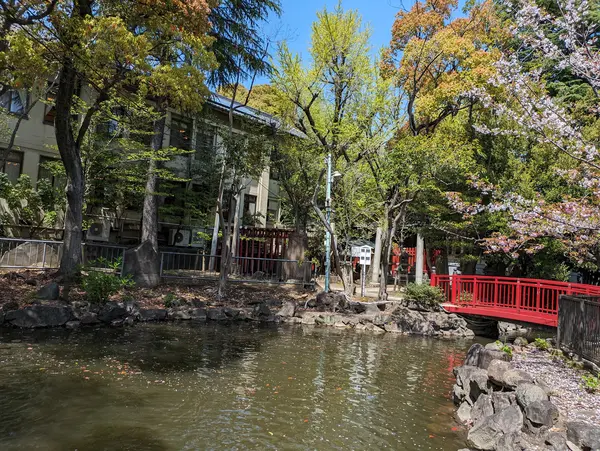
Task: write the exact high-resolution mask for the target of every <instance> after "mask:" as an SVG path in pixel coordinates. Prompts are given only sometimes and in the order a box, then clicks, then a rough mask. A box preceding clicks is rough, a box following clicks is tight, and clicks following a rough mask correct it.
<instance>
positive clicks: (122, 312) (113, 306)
mask: <svg viewBox="0 0 600 451" xmlns="http://www.w3.org/2000/svg"><path fill="white" fill-rule="evenodd" d="M126 316H127V309H126V308H125V307H123V306H122V305H119V304H117V303H116V302H107V303H106V304H104V305H103V306H102V308H101V309H100V312H99V313H98V319H99V320H100V321H102V322H103V323H107V324H110V323H111V322H112V321H115V320H122V319H125V317H126Z"/></svg>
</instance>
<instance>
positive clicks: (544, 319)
mask: <svg viewBox="0 0 600 451" xmlns="http://www.w3.org/2000/svg"><path fill="white" fill-rule="evenodd" d="M431 286H437V287H440V289H441V290H442V292H443V293H444V295H445V298H446V300H445V303H444V304H443V307H444V309H445V310H447V311H449V312H453V313H461V314H466V315H478V316H487V317H491V318H499V319H507V320H515V321H523V322H528V323H534V324H542V325H546V326H553V327H556V326H557V324H558V300H559V296H560V295H561V294H575V295H577V294H582V295H596V296H599V295H600V286H596V285H586V284H582V283H569V282H557V281H554V280H542V279H525V278H516V277H495V276H471V275H462V274H461V275H452V276H448V275H438V274H432V275H431Z"/></svg>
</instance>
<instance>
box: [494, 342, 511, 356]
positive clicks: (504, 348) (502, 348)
mask: <svg viewBox="0 0 600 451" xmlns="http://www.w3.org/2000/svg"><path fill="white" fill-rule="evenodd" d="M496 344H497V345H498V347H499V348H500V351H502V352H504V353H505V354H506V355H508V356H509V357H511V358H512V355H513V350H512V347H511V346H510V345H508V344H506V343H502V342H501V341H500V340H496Z"/></svg>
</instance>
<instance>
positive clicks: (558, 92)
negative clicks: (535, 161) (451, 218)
mask: <svg viewBox="0 0 600 451" xmlns="http://www.w3.org/2000/svg"><path fill="white" fill-rule="evenodd" d="M594 8H597V6H592V5H591V4H589V3H588V2H584V1H581V2H580V1H576V2H562V1H559V2H557V4H556V7H553V8H549V9H543V8H542V7H540V6H538V5H537V4H535V3H533V2H529V1H523V2H521V1H519V2H515V3H514V4H513V8H512V10H511V15H512V18H513V21H512V22H511V21H508V22H507V24H508V25H511V23H512V30H513V33H514V37H515V40H516V42H517V44H518V46H519V47H518V48H517V50H513V49H510V48H509V49H507V50H505V51H504V54H503V58H502V59H501V60H500V61H499V62H498V63H497V71H498V74H497V76H495V77H493V78H492V79H491V85H492V86H491V88H490V89H488V90H486V91H481V90H479V91H475V92H473V93H472V94H473V95H474V96H475V97H476V98H478V99H479V100H480V101H481V102H482V103H483V104H484V105H485V106H486V107H487V108H489V109H490V111H491V112H492V114H494V115H495V116H496V117H499V118H502V120H503V123H501V124H499V126H496V127H490V126H488V125H487V124H478V125H479V126H478V127H477V131H478V132H480V133H483V134H485V135H492V136H498V135H517V136H519V137H522V139H525V140H529V141H531V142H532V143H533V146H532V150H534V151H535V155H538V156H539V157H538V158H545V159H546V160H547V161H551V162H553V164H552V165H550V167H549V168H547V170H549V171H551V172H550V174H552V178H553V179H554V184H553V186H554V189H548V188H549V187H550V186H549V185H547V184H540V183H539V182H538V183H537V184H535V185H532V186H531V187H530V188H529V189H527V190H521V191H520V190H518V189H515V187H514V186H501V185H498V184H493V183H489V181H487V180H480V181H478V184H477V186H478V188H480V190H483V192H484V193H486V195H488V196H489V197H490V198H491V199H490V201H488V202H487V203H473V202H464V199H460V198H459V197H458V196H454V197H453V199H454V200H455V206H456V207H457V208H459V210H460V211H462V212H464V213H466V214H475V213H479V212H483V211H494V210H496V211H497V210H502V211H505V212H507V213H508V215H509V216H510V219H511V220H510V222H509V228H510V231H509V233H506V234H498V235H497V236H495V237H494V238H492V239H489V240H487V244H488V247H489V248H490V249H491V250H493V251H499V252H506V253H508V254H511V255H512V256H514V257H516V256H517V255H518V253H519V252H520V251H523V250H524V251H526V252H529V253H535V252H537V251H539V250H540V249H541V248H542V247H544V246H545V244H544V241H543V240H544V239H546V238H553V239H558V240H559V241H561V242H562V243H563V244H564V245H565V246H566V247H567V248H568V249H569V255H570V257H571V258H572V259H573V260H574V261H576V262H577V263H578V264H584V263H586V262H590V261H597V255H598V231H599V230H600V214H599V213H600V211H599V210H598V201H599V199H598V186H599V185H598V180H599V179H598V175H599V169H600V163H599V162H598V151H597V142H598V138H597V137H598V132H597V130H598V124H599V123H598V120H597V104H598V102H597V101H598V93H597V89H598V87H599V85H600V79H599V78H598V70H597V68H598V66H599V64H600V57H599V53H598V44H597V40H596V36H597V33H598V21H597V16H598V10H597V9H594ZM565 80H566V81H567V83H568V85H567V86H565ZM569 81H570V82H569ZM586 89H587V91H588V93H586ZM575 93H579V99H581V100H578V101H577V102H573V97H572V96H571V97H568V96H566V95H565V94H571V95H572V94H575ZM533 176H535V177H538V178H540V177H542V175H541V174H539V173H537V174H536V173H534V174H533ZM556 188H558V189H556Z"/></svg>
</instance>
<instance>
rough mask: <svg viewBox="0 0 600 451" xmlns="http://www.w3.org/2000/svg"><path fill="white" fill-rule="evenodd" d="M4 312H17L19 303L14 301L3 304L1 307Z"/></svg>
mask: <svg viewBox="0 0 600 451" xmlns="http://www.w3.org/2000/svg"><path fill="white" fill-rule="evenodd" d="M2 310H3V311H4V312H10V311H11V310H19V303H18V302H16V301H8V302H5V303H4V305H3V306H2Z"/></svg>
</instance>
